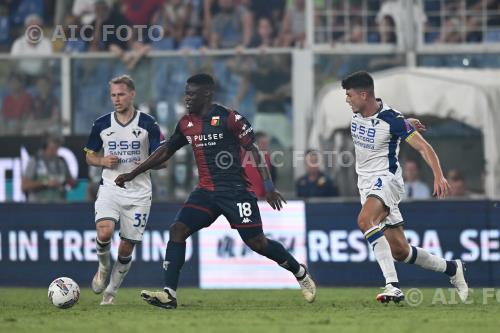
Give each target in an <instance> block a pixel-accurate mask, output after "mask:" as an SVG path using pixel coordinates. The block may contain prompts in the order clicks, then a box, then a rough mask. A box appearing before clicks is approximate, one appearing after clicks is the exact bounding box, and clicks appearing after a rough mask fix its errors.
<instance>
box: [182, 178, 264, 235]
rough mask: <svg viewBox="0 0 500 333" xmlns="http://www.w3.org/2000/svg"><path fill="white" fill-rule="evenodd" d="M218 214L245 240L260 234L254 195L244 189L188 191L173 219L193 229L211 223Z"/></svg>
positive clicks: (195, 229)
mask: <svg viewBox="0 0 500 333" xmlns="http://www.w3.org/2000/svg"><path fill="white" fill-rule="evenodd" d="M220 215H224V216H225V217H226V219H227V220H228V221H229V224H230V225H231V228H233V229H237V230H238V232H239V234H240V236H241V238H242V239H244V240H245V239H249V238H252V237H254V236H257V235H259V234H261V233H262V220H261V218H260V211H259V206H258V205H257V198H256V197H255V195H254V194H253V193H252V192H249V191H246V190H237V191H220V192H214V191H207V190H205V189H201V188H197V189H196V190H194V191H193V192H191V194H190V195H189V198H188V199H187V201H186V202H185V203H184V206H183V207H182V208H181V210H180V211H179V212H178V213H177V216H176V218H175V220H176V221H180V222H182V223H183V224H185V225H187V226H188V227H189V229H190V230H191V232H196V231H198V230H200V229H202V228H206V227H208V226H210V225H211V224H212V223H213V222H214V221H215V220H216V219H217V218H218V217H219V216H220Z"/></svg>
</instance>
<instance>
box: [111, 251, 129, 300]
mask: <svg viewBox="0 0 500 333" xmlns="http://www.w3.org/2000/svg"><path fill="white" fill-rule="evenodd" d="M131 265H132V256H129V257H120V256H118V260H117V261H116V262H115V264H114V266H113V271H112V272H111V277H110V279H109V284H108V286H107V287H106V290H105V292H106V293H109V294H112V295H115V294H116V292H117V291H118V288H120V285H121V284H122V282H123V279H124V278H125V276H126V275H127V273H128V271H129V269H130V266H131Z"/></svg>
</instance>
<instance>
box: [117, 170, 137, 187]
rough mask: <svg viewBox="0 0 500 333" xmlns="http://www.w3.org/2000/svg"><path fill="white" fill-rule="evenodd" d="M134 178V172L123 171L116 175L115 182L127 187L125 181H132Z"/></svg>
mask: <svg viewBox="0 0 500 333" xmlns="http://www.w3.org/2000/svg"><path fill="white" fill-rule="evenodd" d="M132 179H134V177H133V176H132V173H122V174H121V175H118V177H116V179H115V184H116V185H118V186H120V187H125V183H126V182H129V181H131V180H132Z"/></svg>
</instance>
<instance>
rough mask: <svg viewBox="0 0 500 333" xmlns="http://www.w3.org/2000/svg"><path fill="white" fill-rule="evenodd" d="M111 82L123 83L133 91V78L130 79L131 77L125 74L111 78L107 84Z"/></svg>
mask: <svg viewBox="0 0 500 333" xmlns="http://www.w3.org/2000/svg"><path fill="white" fill-rule="evenodd" d="M112 84H124V85H126V86H127V88H128V89H129V90H133V91H135V83H134V80H132V78H131V77H130V76H129V75H126V74H124V75H120V76H117V77H115V78H113V79H111V81H109V85H110V86H111V85H112Z"/></svg>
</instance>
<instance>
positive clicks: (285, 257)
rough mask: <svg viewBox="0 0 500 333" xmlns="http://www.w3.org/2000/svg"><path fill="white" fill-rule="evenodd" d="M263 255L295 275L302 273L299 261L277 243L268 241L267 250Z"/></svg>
mask: <svg viewBox="0 0 500 333" xmlns="http://www.w3.org/2000/svg"><path fill="white" fill-rule="evenodd" d="M262 254H263V255H264V256H266V257H267V258H269V259H271V260H273V261H275V262H276V263H277V264H278V265H280V266H281V267H283V268H284V269H286V270H289V271H290V272H292V273H294V274H295V273H297V272H299V271H300V265H299V263H298V262H297V260H295V258H294V257H293V256H292V255H291V254H290V252H288V251H287V250H286V249H285V247H284V246H283V245H282V244H281V243H279V242H277V241H274V240H272V239H268V240H267V248H266V249H265V251H264V253H262Z"/></svg>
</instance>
